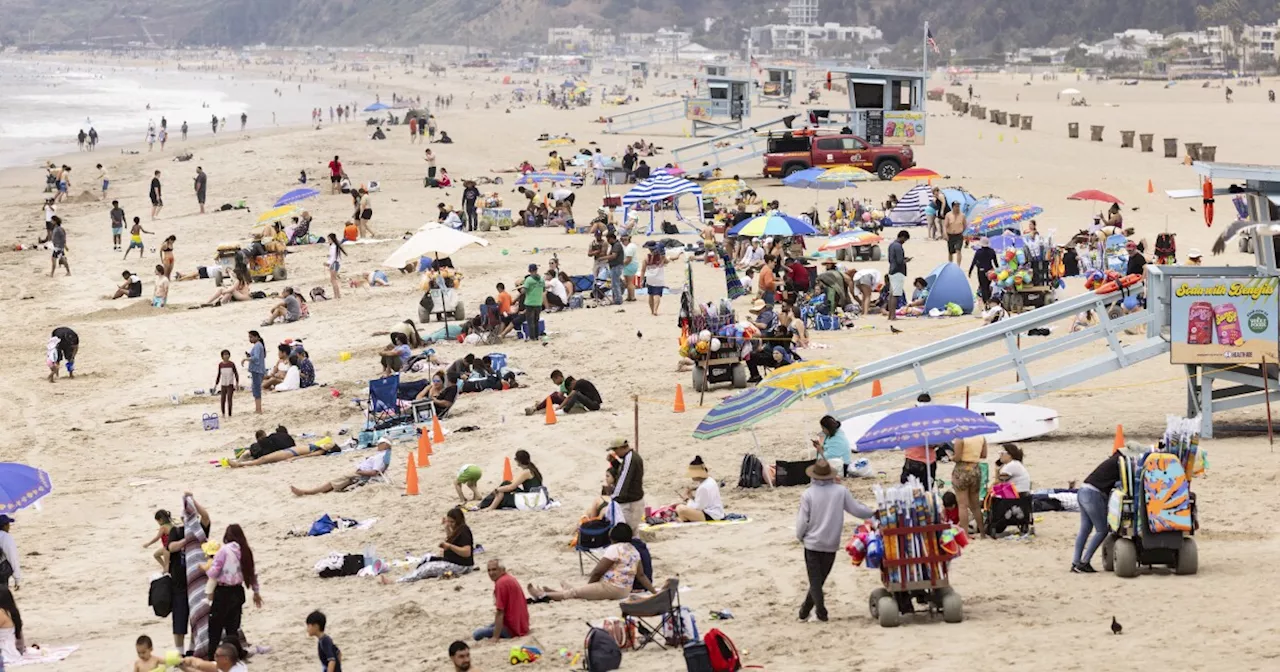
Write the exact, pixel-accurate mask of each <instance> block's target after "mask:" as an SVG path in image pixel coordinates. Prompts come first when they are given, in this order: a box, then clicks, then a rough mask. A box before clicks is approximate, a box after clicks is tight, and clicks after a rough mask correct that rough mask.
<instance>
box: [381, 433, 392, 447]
mask: <svg viewBox="0 0 1280 672" xmlns="http://www.w3.org/2000/svg"><path fill="white" fill-rule="evenodd" d="M383 444H385V445H387V446H388V447H389V446H391V439H388V438H387V437H385V436H384V437H382V438H381V439H378V445H379V446H381V445H383Z"/></svg>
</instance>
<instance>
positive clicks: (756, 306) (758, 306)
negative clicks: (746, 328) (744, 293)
mask: <svg viewBox="0 0 1280 672" xmlns="http://www.w3.org/2000/svg"><path fill="white" fill-rule="evenodd" d="M764 307H765V302H764V299H756V300H755V301H752V302H751V308H749V309H748V311H747V312H750V313H758V312H760V311H762V310H764Z"/></svg>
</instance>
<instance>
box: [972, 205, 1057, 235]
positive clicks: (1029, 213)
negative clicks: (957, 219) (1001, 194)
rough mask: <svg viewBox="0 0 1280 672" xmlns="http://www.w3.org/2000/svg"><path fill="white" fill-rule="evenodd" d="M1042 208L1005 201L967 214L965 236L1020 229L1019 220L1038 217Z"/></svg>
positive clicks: (1042, 210)
mask: <svg viewBox="0 0 1280 672" xmlns="http://www.w3.org/2000/svg"><path fill="white" fill-rule="evenodd" d="M1042 212H1044V208H1042V207H1040V206H1038V205H1025V204H1021V203H1005V204H1003V205H996V206H992V207H990V208H985V209H983V210H979V211H975V212H972V213H970V214H969V225H968V226H967V227H965V230H964V234H965V235H966V236H970V237H972V236H991V235H994V234H996V233H999V232H1001V231H1003V230H1005V229H1012V228H1016V229H1019V230H1020V229H1021V228H1022V227H1021V226H1019V224H1020V223H1021V222H1024V221H1028V220H1030V219H1031V218H1032V217H1038V216H1039V215H1040V213H1042Z"/></svg>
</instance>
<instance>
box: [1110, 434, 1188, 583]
mask: <svg viewBox="0 0 1280 672" xmlns="http://www.w3.org/2000/svg"><path fill="white" fill-rule="evenodd" d="M1122 460H1123V461H1124V463H1123V464H1122V469H1121V481H1122V482H1121V485H1119V486H1117V487H1116V489H1115V490H1113V491H1112V500H1113V501H1112V502H1111V503H1110V505H1109V511H1108V515H1107V522H1108V527H1110V528H1111V531H1110V533H1109V534H1108V535H1107V538H1106V539H1105V540H1104V541H1103V542H1102V568H1103V570H1105V571H1108V572H1115V573H1116V576H1119V577H1122V578H1126V579H1128V578H1133V577H1135V576H1137V575H1138V570H1139V568H1140V567H1153V566H1156V565H1162V566H1165V567H1168V568H1169V569H1171V570H1173V573H1174V574H1177V575H1189V574H1195V573H1196V572H1197V571H1199V568H1200V562H1199V553H1198V551H1197V549H1196V540H1195V533H1196V530H1197V529H1198V528H1199V527H1200V518H1199V512H1198V511H1197V508H1196V496H1195V493H1193V492H1191V491H1190V479H1189V478H1188V476H1189V475H1188V474H1186V473H1185V471H1184V470H1183V468H1182V466H1181V461H1180V460H1179V458H1178V457H1177V456H1175V455H1172V454H1167V453H1158V452H1152V453H1147V454H1145V455H1143V456H1142V457H1139V458H1132V457H1123V458H1122ZM1154 460H1163V463H1162V464H1161V466H1162V467H1163V468H1159V469H1152V467H1151V466H1145V465H1151V464H1153V463H1154V462H1153V461H1154ZM1173 465H1178V466H1176V467H1175V466H1173ZM1146 470H1152V471H1155V472H1156V473H1155V474H1154V478H1155V479H1157V480H1158V481H1159V482H1160V483H1161V484H1162V485H1163V484H1167V483H1175V484H1176V483H1177V482H1178V481H1179V480H1182V481H1183V482H1184V483H1185V490H1184V491H1182V492H1177V491H1174V490H1173V488H1170V491H1171V492H1173V494H1172V496H1171V497H1169V500H1177V499H1182V498H1185V499H1186V507H1185V508H1186V510H1187V518H1186V521H1187V523H1188V524H1186V525H1184V526H1182V527H1185V528H1186V529H1163V530H1162V529H1159V528H1160V527H1161V525H1159V524H1157V523H1153V521H1152V520H1151V519H1150V514H1149V512H1148V509H1147V505H1146V502H1145V500H1146V498H1147V496H1146V494H1145V492H1144V490H1145V488H1144V486H1143V483H1144V475H1143V474H1144V472H1145V471H1146Z"/></svg>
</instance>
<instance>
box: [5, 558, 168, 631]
mask: <svg viewBox="0 0 1280 672" xmlns="http://www.w3.org/2000/svg"><path fill="white" fill-rule="evenodd" d="M12 573H13V570H12V569H11V568H10V567H9V560H8V559H5V560H4V564H3V565H2V566H0V576H3V577H4V583H5V585H7V584H8V583H9V576H8V575H9V574H12ZM147 604H149V605H151V610H152V611H154V612H155V614H156V616H157V617H159V618H164V617H166V616H168V615H169V613H170V612H171V611H172V610H173V578H172V577H170V576H169V575H168V574H165V575H163V576H158V577H156V578H154V579H152V580H151V589H150V590H149V591H148V592H147Z"/></svg>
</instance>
